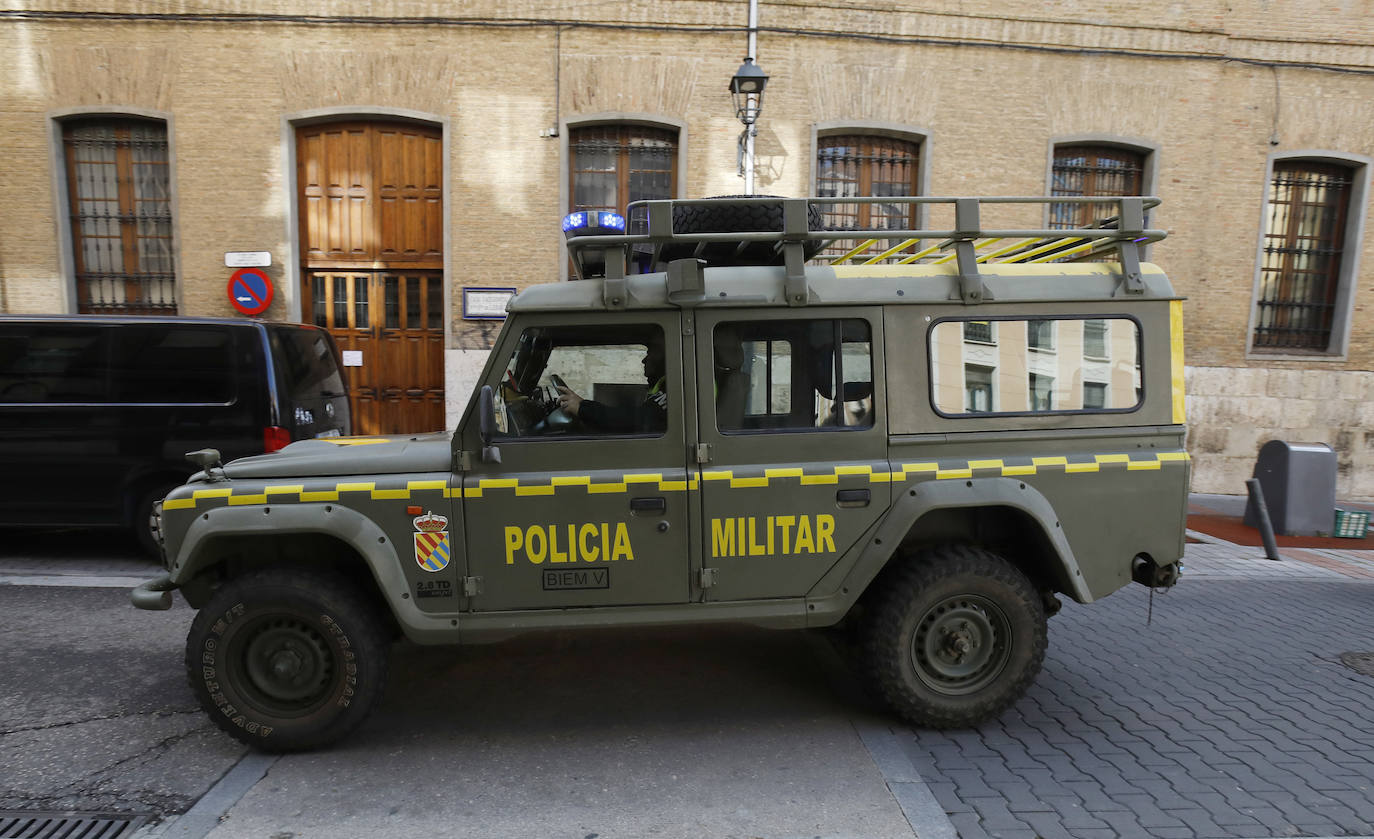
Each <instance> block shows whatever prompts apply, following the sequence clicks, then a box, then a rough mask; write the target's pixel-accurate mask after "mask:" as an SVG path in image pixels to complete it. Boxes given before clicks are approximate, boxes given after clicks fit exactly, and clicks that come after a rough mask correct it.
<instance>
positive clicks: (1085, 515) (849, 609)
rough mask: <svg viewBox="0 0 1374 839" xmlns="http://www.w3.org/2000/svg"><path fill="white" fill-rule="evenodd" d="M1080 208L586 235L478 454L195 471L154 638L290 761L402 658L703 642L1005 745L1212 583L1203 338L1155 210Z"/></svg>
mask: <svg viewBox="0 0 1374 839" xmlns="http://www.w3.org/2000/svg"><path fill="white" fill-rule="evenodd" d="M1086 201H1087V199H1078V200H1075V199H1065V198H1054V199H1044V198H1036V199H1028V198H1020V199H1010V198H998V199H972V198H967V199H966V198H959V199H937V198H882V199H862V198H858V199H854V198H848V199H843V200H836V199H777V198H773V199H763V198H749V199H725V200H720V199H716V200H697V201H653V202H645V203H643V204H641V205H638V206H636V207H633V208H632V209H631V220H632V224H631V229H632V230H634V228H635V226H636V225H638V227H639V232H630V233H626V232H625V222H624V219H623V218H622V217H620V216H617V215H614V214H611V213H597V212H589V213H582V214H574V215H573V216H570V217H569V219H568V221H567V222H565V230H566V231H567V234H568V237H569V238H568V246H569V251H570V253H571V254H572V257H573V261H574V263H575V265H576V266H577V269H578V272H579V274H580V275H581V276H582V277H583V278H584V279H580V280H577V281H573V282H566V283H555V284H550V285H539V286H534V287H531V288H528V289H526V290H525V291H523V292H521V293H520V294H519V295H518V296H516V297H515V298H514V299H513V300H512V301H511V303H510V305H509V310H508V311H509V316H508V319H507V321H506V324H505V328H504V330H503V331H502V332H501V334H500V336H499V338H498V339H497V341H496V345H495V347H494V349H493V350H492V353H491V357H490V360H489V362H488V363H487V366H486V369H485V370H484V371H483V373H482V378H481V381H480V383H479V387H478V390H477V392H476V393H475V394H474V395H473V398H472V399H471V401H470V403H469V405H468V407H467V410H466V412H465V413H464V415H463V417H462V420H461V421H460V422H459V424H458V427H457V429H456V430H455V431H453V432H452V433H440V434H429V435H420V436H401V437H352V438H335V439H322V440H308V441H303V442H298V443H293V444H292V445H290V446H288V447H286V448H285V449H284V450H282V451H281V452H279V453H276V454H271V455H264V456H260V457H249V458H244V459H241V460H236V461H233V462H231V463H228V464H220V463H219V462H218V455H217V453H215V452H214V451H213V450H206V451H203V452H197V453H193V454H192V457H193V459H195V460H196V461H197V462H198V463H199V464H200V465H201V466H202V468H203V471H202V472H200V473H199V474H197V475H195V476H194V477H193V478H192V479H191V480H190V481H189V482H188V483H187V484H186V485H185V486H183V487H181V488H179V489H177V490H175V491H173V492H172V493H171V494H169V495H168V496H167V498H166V501H165V503H164V504H163V506H162V513H161V516H162V518H161V533H162V536H163V539H164V548H165V556H166V567H167V574H165V575H163V576H161V577H159V578H158V579H156V580H152V581H150V582H148V583H145V584H144V585H143V586H141V587H140V588H139V589H137V590H136V591H135V592H134V603H135V605H137V606H139V607H140V608H145V609H165V608H168V607H169V606H170V604H171V592H172V591H173V590H179V591H180V592H181V593H182V595H183V596H184V597H185V598H186V600H187V602H188V603H190V604H191V605H192V606H194V607H195V608H197V609H198V610H199V613H198V614H197V616H196V618H195V619H194V622H193V624H192V627H191V631H190V636H189V638H188V639H187V651H186V666H187V669H188V671H189V676H190V680H191V684H192V686H193V687H194V690H195V692H196V694H197V696H198V697H199V699H200V701H201V703H202V704H203V705H204V706H205V708H206V710H207V711H208V712H209V714H210V715H211V716H212V717H213V718H214V719H215V720H216V722H217V723H218V724H219V726H220V727H221V728H223V729H224V730H225V731H227V732H229V733H230V734H232V735H233V736H235V737H237V738H239V739H241V740H243V741H245V742H247V743H250V744H253V745H255V746H258V747H259V748H263V749H269V750H291V749H303V748H310V747H315V746H319V745H322V744H325V743H329V742H330V741H333V740H335V739H337V738H339V737H341V736H343V735H344V734H346V733H347V732H349V731H350V730H352V729H353V728H354V727H356V726H357V725H358V724H359V723H361V722H362V721H363V719H364V718H365V717H366V716H367V714H368V713H369V712H370V711H371V710H372V709H373V708H374V707H375V705H376V704H377V701H378V699H379V697H380V694H381V690H382V685H383V682H384V679H385V670H386V660H387V648H388V646H389V644H390V643H391V642H392V641H393V640H394V639H396V638H397V637H404V638H406V639H409V640H410V641H412V642H416V643H419V644H454V643H473V642H481V641H491V640H498V639H502V638H506V637H509V636H511V635H514V634H516V633H521V632H527V631H531V630H541V629H565V628H569V627H591V626H600V627H607V626H609V627H627V628H628V627H632V626H636V625H639V626H643V625H657V624H670V623H677V624H685V623H696V622H708V621H744V622H749V623H752V624H757V625H761V626H767V627H776V628H805V627H831V626H837V625H841V624H843V625H844V626H845V627H846V628H847V629H849V630H850V631H851V632H850V633H849V634H848V637H851V638H853V639H854V641H855V643H853V644H852V645H850V647H849V648H850V649H852V650H853V651H854V652H853V656H854V657H855V658H856V660H855V661H854V662H853V664H854V665H855V671H856V673H858V674H860V675H861V676H862V677H863V678H864V679H865V680H866V681H867V682H868V683H869V685H870V687H871V689H872V690H873V691H874V693H875V694H876V695H878V696H880V697H881V698H882V699H883V700H885V701H886V702H887V703H888V704H889V705H890V706H891V707H892V708H893V710H895V711H896V712H897V713H899V714H900V715H902V716H903V717H905V718H906V719H908V720H910V721H911V722H913V723H915V724H917V725H922V726H934V727H955V726H967V725H973V724H976V723H978V722H979V721H982V720H986V719H988V718H990V717H992V716H994V715H996V714H998V713H1000V712H1001V711H1002V710H1004V709H1005V708H1006V707H1008V706H1009V705H1010V704H1011V703H1012V702H1014V701H1015V700H1016V699H1017V698H1018V697H1020V696H1021V695H1022V693H1023V692H1024V691H1025V690H1026V688H1027V687H1028V685H1029V684H1030V682H1031V681H1032V680H1033V679H1034V677H1035V675H1036V673H1037V672H1038V671H1039V668H1040V665H1041V661H1042V659H1043V656H1044V652H1045V645H1046V635H1047V632H1046V618H1047V616H1048V615H1052V614H1053V613H1054V612H1055V611H1056V609H1057V607H1058V604H1059V600H1058V599H1057V597H1056V595H1058V594H1066V595H1068V596H1069V597H1071V598H1073V599H1074V600H1076V601H1078V602H1080V603H1088V602H1091V601H1093V600H1095V599H1098V598H1101V597H1104V596H1106V595H1108V594H1110V593H1112V592H1113V591H1115V590H1117V589H1118V588H1120V587H1121V586H1123V585H1125V584H1126V583H1128V582H1130V581H1132V580H1134V581H1136V582H1138V583H1141V584H1143V585H1146V586H1169V585H1172V584H1173V583H1174V582H1175V581H1176V579H1177V577H1178V568H1179V565H1178V563H1179V559H1180V557H1181V556H1182V554H1183V532H1184V520H1185V510H1186V503H1187V487H1188V474H1189V461H1188V456H1187V454H1186V453H1185V451H1184V425H1183V359H1182V325H1181V316H1180V315H1181V310H1182V306H1181V302H1180V300H1179V298H1178V296H1177V295H1176V294H1175V293H1174V290H1173V288H1172V287H1171V286H1170V284H1169V281H1168V279H1167V278H1166V277H1165V275H1164V274H1163V272H1161V271H1160V270H1159V269H1158V268H1156V267H1154V266H1153V265H1149V264H1142V263H1141V261H1140V248H1141V247H1142V246H1144V245H1146V244H1148V243H1150V242H1153V241H1157V240H1159V239H1161V238H1163V233H1161V232H1159V231H1156V230H1150V229H1147V228H1146V224H1145V214H1146V212H1147V210H1148V209H1149V208H1150V207H1153V206H1154V205H1155V204H1156V203H1158V202H1157V201H1156V200H1155V199H1150V198H1138V197H1137V198H1122V199H1111V204H1112V205H1113V206H1112V207H1111V208H1110V212H1109V213H1108V214H1109V215H1111V216H1112V218H1111V219H1110V220H1108V221H1106V222H1099V223H1097V224H1095V225H1094V226H1091V227H1084V228H1082V229H1070V230H1060V229H1051V228H1050V227H1049V226H1048V225H1047V224H1046V218H1047V217H1048V214H1049V213H1050V212H1052V211H1053V212H1055V214H1056V217H1057V216H1058V215H1059V214H1060V213H1064V210H1065V208H1067V209H1068V210H1069V212H1067V213H1064V214H1065V215H1068V216H1070V217H1076V213H1075V212H1072V211H1074V210H1076V209H1077V207H1078V205H1079V204H1081V203H1085V202H1086ZM1097 202H1098V203H1099V204H1100V203H1102V200H1101V199H1097ZM821 208H826V211H827V212H829V213H831V218H834V215H835V214H837V213H844V212H850V213H852V214H853V215H854V217H855V219H868V218H869V217H870V216H871V217H872V218H875V219H881V220H882V223H881V224H879V225H876V226H875V227H872V228H869V229H859V228H857V227H856V228H853V229H851V228H844V229H842V230H839V229H835V228H834V227H833V226H832V227H831V228H830V229H822V224H821V222H820V218H821V214H820V209H821ZM858 210H862V211H863V212H862V213H860V212H856V211H858ZM870 211H871V212H870ZM998 213H1005V214H1007V215H1009V216H1011V217H1013V218H1015V219H1020V218H1027V217H1028V218H1031V219H1032V221H1031V222H1030V223H1029V224H1028V223H1026V222H1025V221H1019V222H1018V223H1017V224H1019V225H1020V226H1019V227H1018V226H1017V224H1008V225H1003V227H1004V228H1005V229H993V226H992V225H990V224H986V223H985V222H984V221H983V217H991V216H992V215H994V214H998ZM934 216H939V218H932V217H934ZM946 217H948V218H949V219H950V222H946V223H945V226H946V228H947V229H943V230H940V229H934V228H936V227H938V226H940V225H939V224H938V221H939V220H940V219H943V218H946ZM951 222H952V224H951ZM1037 225H1038V226H1037ZM894 226H895V227H898V228H909V229H888V228H891V227H894ZM837 239H838V240H840V241H837ZM1083 257H1087V258H1089V259H1099V260H1101V259H1103V258H1104V257H1105V258H1106V260H1107V261H1087V262H1074V261H1073V260H1074V259H1076V258H1083ZM822 263H824V264H822ZM593 277H594V278H593Z"/></svg>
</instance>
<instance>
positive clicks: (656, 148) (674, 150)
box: [568, 125, 678, 233]
mask: <svg viewBox="0 0 1374 839" xmlns="http://www.w3.org/2000/svg"><path fill="white" fill-rule="evenodd" d="M568 145H569V148H570V149H571V152H572V160H571V165H570V166H569V170H570V173H571V177H572V183H571V185H570V186H571V191H570V194H571V196H572V206H571V207H570V208H569V212H578V211H579V210H611V211H613V212H617V213H620V212H624V210H625V207H626V206H627V205H628V204H629V203H630V202H631V201H643V200H648V199H656V198H675V197H676V192H677V156H678V145H677V131H675V130H672V129H663V128H652V127H649V126H642V125H596V126H589V127H586V128H575V129H573V130H572V134H571V135H570V137H569V144H568ZM628 221H629V225H628V229H627V231H626V232H628V233H647V232H648V229H649V228H648V215H647V211H646V210H644V209H643V208H641V209H639V210H637V211H636V212H635V214H634V215H633V217H631V218H630V219H629V220H628Z"/></svg>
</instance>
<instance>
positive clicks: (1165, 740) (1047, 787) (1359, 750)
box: [892, 534, 1374, 839]
mask: <svg viewBox="0 0 1374 839" xmlns="http://www.w3.org/2000/svg"><path fill="white" fill-rule="evenodd" d="M1195 535H1197V534H1195ZM1197 536H1198V538H1202V539H1207V538H1209V537H1204V536H1201V535H1197ZM1371 553H1374V552H1357V551H1312V550H1302V551H1296V550H1288V549H1285V550H1284V551H1283V554H1284V559H1282V560H1279V561H1270V560H1266V559H1264V554H1263V549H1262V548H1244V547H1238V546H1235V545H1231V544H1230V543H1227V542H1218V541H1215V540H1212V541H1209V542H1206V543H1202V544H1190V545H1189V546H1188V550H1187V553H1186V557H1185V569H1186V570H1185V577H1184V580H1183V582H1181V583H1180V584H1179V585H1178V586H1177V587H1176V588H1175V589H1174V590H1172V591H1169V592H1167V593H1163V594H1155V595H1154V597H1153V604H1151V596H1150V592H1149V591H1147V590H1146V589H1144V588H1141V587H1140V586H1129V587H1127V588H1126V589H1124V590H1122V591H1120V592H1118V593H1116V594H1114V595H1112V596H1111V597H1109V598H1106V599H1105V600H1102V601H1100V602H1098V603H1095V604H1091V605H1089V606H1081V605H1078V604H1075V603H1071V602H1070V603H1066V604H1065V606H1064V609H1063V611H1062V612H1061V613H1060V614H1059V615H1058V616H1056V617H1055V618H1053V619H1052V620H1051V622H1050V651H1049V654H1048V656H1047V658H1046V661H1045V667H1044V670H1043V671H1042V673H1041V675H1040V677H1039V679H1038V680H1037V681H1036V683H1035V685H1034V686H1033V687H1032V688H1031V690H1030V692H1029V694H1028V695H1027V697H1026V698H1025V699H1023V700H1022V701H1021V702H1019V703H1018V704H1017V705H1016V706H1015V708H1014V709H1013V710H1012V711H1010V712H1008V713H1007V714H1005V715H1004V716H1003V717H1002V719H1001V720H999V721H998V722H997V723H995V724H990V725H987V726H984V727H983V728H981V729H979V730H972V731H962V732H943V733H942V732H934V731H925V730H915V731H913V730H911V729H903V728H900V727H893V729H892V731H893V733H894V735H895V736H896V737H898V738H899V741H900V742H901V743H902V746H903V748H904V749H905V751H906V753H907V757H908V758H909V759H910V760H911V762H912V764H913V766H914V767H915V768H916V770H917V771H918V772H919V773H920V775H921V777H922V779H923V780H925V782H926V783H927V784H928V786H929V788H930V791H931V792H932V793H933V794H934V796H935V798H936V799H937V800H938V801H939V802H940V804H941V805H943V808H944V810H945V812H946V814H947V815H948V817H949V819H950V821H951V822H952V823H953V825H954V827H955V828H956V829H957V830H958V832H959V835H960V836H961V837H962V839H982V837H1008V839H1034V838H1035V837H1044V839H1056V837H1078V839H1108V837H1113V839H1114V837H1153V838H1154V839H1193V837H1197V839H1211V838H1212V837H1274V836H1355V835H1374V677H1371V676H1369V675H1362V674H1361V673H1359V672H1357V671H1356V670H1354V669H1351V668H1350V667H1347V666H1346V665H1344V664H1343V663H1342V661H1341V658H1340V656H1341V654H1342V653H1344V652H1366V653H1368V652H1374V555H1371Z"/></svg>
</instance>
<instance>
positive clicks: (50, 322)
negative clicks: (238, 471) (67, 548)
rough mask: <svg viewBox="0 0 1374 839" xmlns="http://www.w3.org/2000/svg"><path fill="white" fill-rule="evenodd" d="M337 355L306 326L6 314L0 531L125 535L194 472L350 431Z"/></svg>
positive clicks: (147, 540)
mask: <svg viewBox="0 0 1374 839" xmlns="http://www.w3.org/2000/svg"><path fill="white" fill-rule="evenodd" d="M347 394H348V388H347V387H346V386H345V384H344V378H343V367H342V365H341V364H340V362H339V351H338V348H337V347H336V346H335V344H334V340H333V338H332V337H330V335H329V333H328V332H326V331H324V330H323V329H319V328H317V327H314V326H306V325H302V324H295V323H266V322H261V321H249V320H233V319H227V318H224V319H222V318H185V317H133V316H99V315H90V316H87V315H83V316H45V315H32V316H25V315H0V525H36V526H55V525H83V526H84V525H100V526H119V527H130V528H133V530H134V533H135V534H136V535H137V536H138V538H139V541H140V542H141V543H142V544H143V545H144V547H145V548H147V549H148V550H149V551H152V552H156V550H157V549H156V543H155V536H154V534H153V533H152V531H151V528H150V519H151V513H152V508H153V504H154V503H155V502H157V501H159V500H161V498H162V497H163V496H164V495H165V494H166V493H167V490H169V489H170V488H171V487H174V486H176V485H178V484H181V483H182V482H184V481H185V479H186V478H187V476H189V475H190V474H191V473H192V472H195V471H197V468H196V467H194V466H192V465H191V464H189V463H187V462H186V459H185V457H184V455H185V453H186V452H189V451H194V450H195V449H203V448H207V447H214V448H217V449H219V450H220V452H221V453H222V454H223V455H224V460H225V461H226V462H227V461H229V460H231V459H233V458H236V457H243V456H245V455H251V454H262V453H264V452H273V451H276V450H278V449H280V448H282V447H283V446H285V445H286V444H288V443H290V442H291V441H293V440H300V439H303V438H307V437H329V436H338V435H346V434H348V433H350V430H351V422H350V417H349V409H348V395H347Z"/></svg>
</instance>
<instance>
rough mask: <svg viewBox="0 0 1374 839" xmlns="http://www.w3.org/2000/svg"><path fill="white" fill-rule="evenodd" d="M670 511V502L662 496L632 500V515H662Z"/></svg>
mask: <svg viewBox="0 0 1374 839" xmlns="http://www.w3.org/2000/svg"><path fill="white" fill-rule="evenodd" d="M667 509H668V500H667V499H666V498H664V497H663V496H661V495H651V496H646V497H644V498H631V499H630V512H632V513H662V512H666V511H667Z"/></svg>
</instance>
